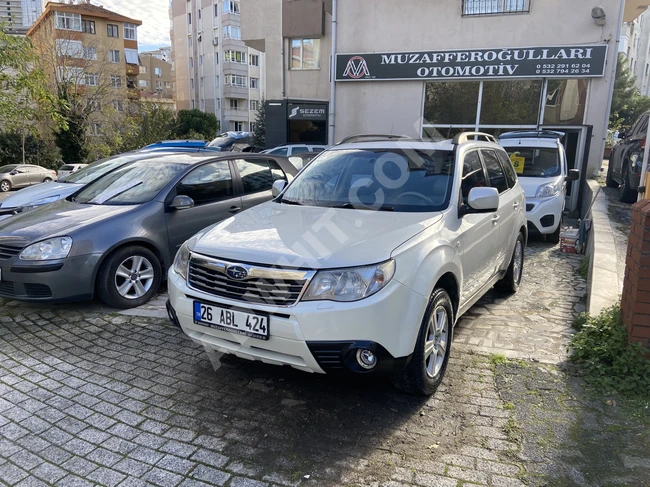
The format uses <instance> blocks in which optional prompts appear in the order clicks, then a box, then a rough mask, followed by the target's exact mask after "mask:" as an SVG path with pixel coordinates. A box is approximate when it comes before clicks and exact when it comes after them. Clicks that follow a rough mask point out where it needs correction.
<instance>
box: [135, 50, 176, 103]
mask: <svg viewBox="0 0 650 487" xmlns="http://www.w3.org/2000/svg"><path fill="white" fill-rule="evenodd" d="M138 90H140V99H141V101H146V102H150V103H158V104H161V105H164V106H167V107H168V108H170V109H172V110H175V102H174V80H173V77H172V64H171V63H169V62H167V61H163V60H161V59H160V58H158V57H156V56H155V55H154V54H145V53H140V69H139V74H138Z"/></svg>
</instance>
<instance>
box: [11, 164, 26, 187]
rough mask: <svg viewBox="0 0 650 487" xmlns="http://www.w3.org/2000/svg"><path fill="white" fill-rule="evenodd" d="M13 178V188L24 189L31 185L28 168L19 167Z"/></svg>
mask: <svg viewBox="0 0 650 487" xmlns="http://www.w3.org/2000/svg"><path fill="white" fill-rule="evenodd" d="M15 173H16V174H14V175H13V176H12V178H11V179H12V184H11V185H12V187H14V188H22V187H24V186H29V185H30V175H29V171H28V167H27V166H18V167H17V168H16V169H15Z"/></svg>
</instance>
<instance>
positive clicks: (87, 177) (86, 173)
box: [59, 155, 142, 184]
mask: <svg viewBox="0 0 650 487" xmlns="http://www.w3.org/2000/svg"><path fill="white" fill-rule="evenodd" d="M141 158H142V155H139V156H138V155H131V156H120V157H111V158H109V159H102V160H100V161H97V162H95V163H93V164H91V165H90V166H86V167H84V168H81V169H79V170H78V171H76V172H74V173H72V174H69V175H68V176H66V177H64V178H62V179H59V181H62V182H64V183H76V184H89V183H92V182H93V181H95V180H96V179H97V178H100V177H102V176H103V175H104V174H106V173H108V172H111V171H112V170H113V169H117V168H118V167H120V166H123V165H124V164H126V163H127V162H131V161H133V160H135V159H141ZM61 169H62V170H64V171H69V170H71V169H74V166H63V167H62V168H61Z"/></svg>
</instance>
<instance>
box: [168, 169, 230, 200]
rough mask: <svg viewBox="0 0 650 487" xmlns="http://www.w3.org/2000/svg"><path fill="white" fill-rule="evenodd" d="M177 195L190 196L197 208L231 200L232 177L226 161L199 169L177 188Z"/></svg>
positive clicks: (186, 177) (185, 178)
mask: <svg viewBox="0 0 650 487" xmlns="http://www.w3.org/2000/svg"><path fill="white" fill-rule="evenodd" d="M176 194H178V195H184V196H189V197H190V198H192V199H193V200H194V204H195V205H196V206H199V205H204V204H207V203H212V202H214V201H218V200H222V199H226V198H231V197H232V195H233V185H232V175H231V174H230V166H229V165H228V162H226V161H219V162H212V163H210V164H205V165H203V166H200V167H197V168H196V169H194V170H193V171H192V172H191V173H189V174H188V175H187V176H185V177H184V178H183V180H182V181H181V182H180V183H178V185H177V186H176Z"/></svg>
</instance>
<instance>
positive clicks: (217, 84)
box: [214, 75, 219, 88]
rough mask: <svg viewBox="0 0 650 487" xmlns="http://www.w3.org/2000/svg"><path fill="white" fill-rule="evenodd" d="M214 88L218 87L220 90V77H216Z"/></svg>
mask: <svg viewBox="0 0 650 487" xmlns="http://www.w3.org/2000/svg"><path fill="white" fill-rule="evenodd" d="M214 86H216V87H217V88H219V75H216V76H215V77H214Z"/></svg>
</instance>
